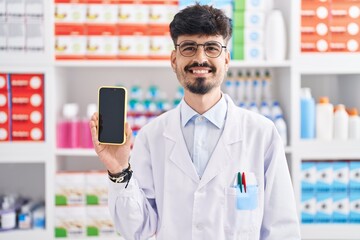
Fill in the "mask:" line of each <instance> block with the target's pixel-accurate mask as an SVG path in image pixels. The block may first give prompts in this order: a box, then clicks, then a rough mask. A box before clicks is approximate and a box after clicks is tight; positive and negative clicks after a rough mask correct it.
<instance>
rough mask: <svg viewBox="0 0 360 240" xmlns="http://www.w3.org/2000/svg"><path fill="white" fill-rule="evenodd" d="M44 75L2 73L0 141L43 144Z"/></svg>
mask: <svg viewBox="0 0 360 240" xmlns="http://www.w3.org/2000/svg"><path fill="white" fill-rule="evenodd" d="M44 122H45V121H44V76H43V75H42V74H0V141H43V140H44V138H45V134H44Z"/></svg>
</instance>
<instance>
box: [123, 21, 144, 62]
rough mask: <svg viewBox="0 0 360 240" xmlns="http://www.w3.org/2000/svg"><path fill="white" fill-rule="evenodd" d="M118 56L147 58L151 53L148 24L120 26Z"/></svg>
mask: <svg viewBox="0 0 360 240" xmlns="http://www.w3.org/2000/svg"><path fill="white" fill-rule="evenodd" d="M118 34H119V38H118V53H119V55H118V58H120V59H147V58H148V57H149V54H150V36H149V34H148V27H147V26H146V25H139V26H132V27H130V26H126V27H124V26H119V29H118Z"/></svg>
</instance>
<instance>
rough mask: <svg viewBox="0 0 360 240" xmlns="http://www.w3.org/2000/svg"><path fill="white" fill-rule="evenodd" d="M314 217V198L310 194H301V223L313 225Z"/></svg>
mask: <svg viewBox="0 0 360 240" xmlns="http://www.w3.org/2000/svg"><path fill="white" fill-rule="evenodd" d="M315 216H316V196H315V195H314V194H313V193H311V192H302V193H301V222H302V223H314V222H315Z"/></svg>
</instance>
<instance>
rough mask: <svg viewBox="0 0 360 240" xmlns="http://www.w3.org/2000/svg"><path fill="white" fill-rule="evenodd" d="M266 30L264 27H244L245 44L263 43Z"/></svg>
mask: <svg viewBox="0 0 360 240" xmlns="http://www.w3.org/2000/svg"><path fill="white" fill-rule="evenodd" d="M263 42H264V30H263V29H262V28H248V27H245V28H244V43H245V44H261V45H262V44H263Z"/></svg>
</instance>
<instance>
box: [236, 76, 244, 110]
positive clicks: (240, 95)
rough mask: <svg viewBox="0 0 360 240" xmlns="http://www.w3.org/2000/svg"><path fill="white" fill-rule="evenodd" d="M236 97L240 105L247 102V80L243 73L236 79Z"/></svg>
mask: <svg viewBox="0 0 360 240" xmlns="http://www.w3.org/2000/svg"><path fill="white" fill-rule="evenodd" d="M236 97H237V100H238V102H237V103H238V104H239V103H241V102H244V101H245V78H244V74H243V72H242V71H239V72H238V74H237V79H236Z"/></svg>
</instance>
